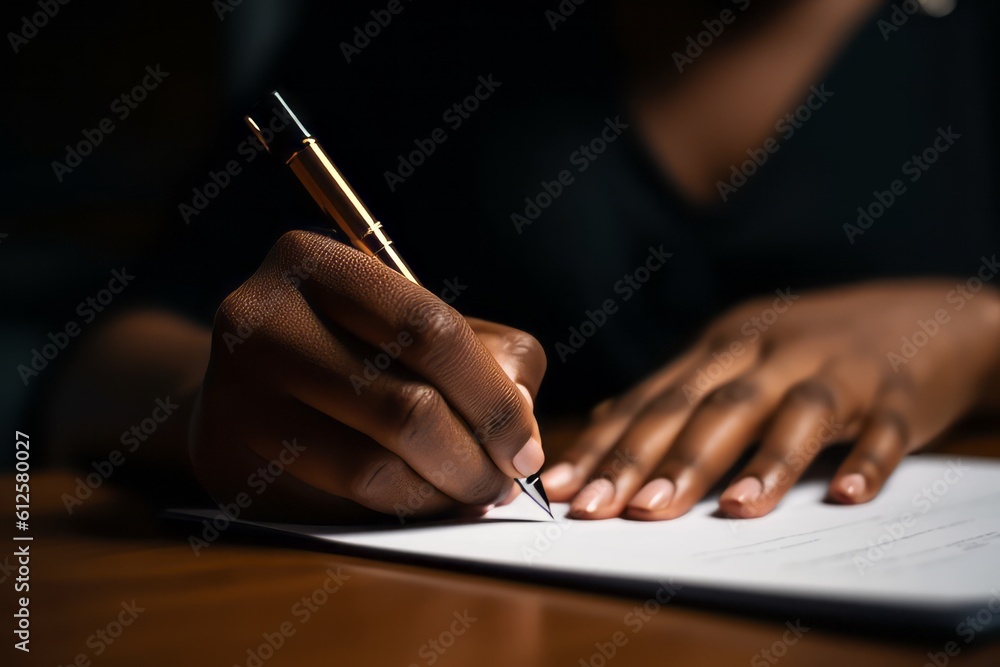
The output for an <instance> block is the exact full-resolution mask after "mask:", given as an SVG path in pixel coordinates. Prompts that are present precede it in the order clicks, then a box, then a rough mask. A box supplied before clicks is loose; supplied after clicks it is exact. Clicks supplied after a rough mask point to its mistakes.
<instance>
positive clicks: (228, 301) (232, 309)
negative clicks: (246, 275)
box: [215, 287, 249, 332]
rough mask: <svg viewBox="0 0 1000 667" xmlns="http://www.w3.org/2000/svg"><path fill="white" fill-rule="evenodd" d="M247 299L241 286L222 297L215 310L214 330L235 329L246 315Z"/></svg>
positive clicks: (229, 330)
mask: <svg viewBox="0 0 1000 667" xmlns="http://www.w3.org/2000/svg"><path fill="white" fill-rule="evenodd" d="M247 301H248V300H247V297H246V293H245V290H244V289H243V288H242V287H239V288H237V289H236V290H235V291H234V292H232V293H231V294H230V295H229V296H227V297H226V298H225V299H223V300H222V303H220V304H219V307H218V309H217V310H216V311H215V330H216V331H219V332H231V331H233V330H235V329H236V327H238V326H239V323H240V322H241V321H242V320H243V319H244V318H245V317H246V315H247V312H248V310H249V309H248V308H247Z"/></svg>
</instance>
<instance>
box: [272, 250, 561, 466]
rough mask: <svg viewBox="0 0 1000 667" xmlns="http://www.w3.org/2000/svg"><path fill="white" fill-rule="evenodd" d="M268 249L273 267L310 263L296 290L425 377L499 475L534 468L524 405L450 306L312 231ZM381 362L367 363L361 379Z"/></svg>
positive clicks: (536, 459)
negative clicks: (275, 257) (274, 258)
mask: <svg viewBox="0 0 1000 667" xmlns="http://www.w3.org/2000/svg"><path fill="white" fill-rule="evenodd" d="M275 252H277V253H279V254H280V255H281V257H279V260H280V261H279V262H278V264H279V265H281V264H285V265H288V264H291V265H296V264H301V263H302V262H303V261H304V260H305V261H310V262H314V263H315V271H313V272H312V273H311V275H310V276H309V278H308V279H306V280H303V281H302V284H301V286H300V288H299V289H300V290H301V292H302V294H303V295H304V296H305V298H306V300H307V301H308V302H309V303H310V305H311V306H312V307H313V309H314V310H315V311H316V312H317V313H319V314H320V315H321V316H322V317H324V318H326V319H328V320H330V321H332V322H335V323H336V324H337V325H338V326H340V327H342V328H343V329H345V330H347V331H348V332H350V333H351V334H353V335H355V336H357V337H358V338H360V339H362V340H363V341H366V342H367V343H369V344H370V345H373V346H375V347H377V348H381V352H379V353H378V354H382V353H383V352H384V353H385V354H387V355H388V357H390V358H391V359H392V362H393V363H394V362H396V361H398V363H401V364H402V365H404V366H406V367H407V368H409V369H410V370H411V371H413V372H414V373H416V374H418V375H420V376H422V377H423V378H424V379H426V380H427V381H428V382H430V383H431V384H432V385H433V386H434V387H435V388H436V389H437V390H438V391H440V392H441V394H442V396H443V397H444V398H445V400H446V401H447V402H448V404H449V405H451V407H452V408H453V409H454V410H455V411H456V412H457V413H458V414H459V415H461V417H462V418H463V419H464V420H465V421H466V423H467V424H468V425H469V427H470V429H471V430H472V432H473V433H474V434H475V436H476V439H477V440H478V441H479V442H480V443H481V444H482V446H483V448H484V449H485V450H486V451H487V453H488V454H489V455H490V458H491V459H492V460H493V462H494V463H495V464H496V465H497V467H498V468H499V469H500V470H501V471H503V472H504V474H506V475H508V476H510V477H527V476H529V475H532V474H534V473H535V472H537V471H538V470H539V468H541V466H542V463H544V460H545V455H544V454H543V452H542V446H541V443H540V442H539V441H538V439H537V438H535V437H532V426H533V418H532V416H531V413H530V408H529V407H528V405H527V404H526V403H525V402H524V401H522V399H521V392H520V391H519V390H518V388H517V387H516V385H515V384H514V382H513V381H511V379H510V378H509V377H508V376H507V374H506V373H505V372H504V370H503V369H502V368H501V367H500V365H499V364H498V363H497V362H496V360H495V359H494V358H493V355H492V354H490V352H489V350H487V349H486V347H485V346H484V345H483V343H482V341H480V340H479V337H478V336H476V334H475V332H473V330H472V328H471V327H470V326H469V325H468V323H467V322H466V321H465V318H463V317H462V316H461V315H460V314H459V313H458V312H457V311H456V310H455V309H454V308H452V307H451V306H449V305H448V304H446V303H444V302H443V301H441V300H440V299H438V298H437V297H436V296H435V295H433V294H431V293H430V292H429V291H427V290H426V289H424V288H423V287H421V286H419V285H416V284H414V283H411V282H410V281H408V280H407V279H406V278H404V277H403V276H402V275H401V274H399V273H397V272H395V271H393V270H392V269H390V268H389V267H387V266H385V265H384V264H382V263H381V262H379V261H378V260H377V259H375V258H372V257H369V256H367V255H365V254H363V253H361V252H359V251H357V250H355V249H354V248H352V247H350V246H347V245H345V244H343V243H340V242H338V241H335V240H333V239H330V238H327V237H325V236H321V235H319V234H313V233H309V232H291V233H289V234H286V235H284V236H283V237H282V238H281V240H279V242H278V244H277V245H276V246H275ZM383 358H384V357H383ZM385 367H386V366H384V365H383V368H381V369H380V368H378V367H377V366H376V365H375V364H374V362H372V361H371V360H366V363H365V368H366V377H364V378H362V379H361V381H362V382H370V381H371V379H372V378H370V377H368V376H369V375H373V376H374V377H377V376H378V374H380V373H381V371H382V370H384V369H385Z"/></svg>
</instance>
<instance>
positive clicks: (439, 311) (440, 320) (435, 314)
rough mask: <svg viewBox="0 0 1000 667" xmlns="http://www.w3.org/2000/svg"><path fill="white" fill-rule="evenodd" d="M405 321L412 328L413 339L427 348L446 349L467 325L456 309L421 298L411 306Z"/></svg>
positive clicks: (440, 302)
mask: <svg viewBox="0 0 1000 667" xmlns="http://www.w3.org/2000/svg"><path fill="white" fill-rule="evenodd" d="M406 323H407V324H408V325H409V326H410V327H412V328H413V337H414V339H415V340H417V341H418V343H419V344H421V345H423V346H424V347H426V348H429V349H447V348H448V347H450V346H449V345H448V343H450V342H452V341H454V340H455V339H456V338H458V337H459V336H460V335H461V334H462V332H463V331H464V330H465V328H466V327H468V324H467V323H466V322H465V320H464V319H463V318H462V316H461V315H459V314H458V311H456V310H455V309H454V308H452V307H451V306H449V305H448V304H446V303H444V302H443V301H438V300H437V299H422V300H420V302H418V303H417V304H415V305H413V306H411V307H410V309H409V312H408V313H407V317H406ZM449 353H450V352H449Z"/></svg>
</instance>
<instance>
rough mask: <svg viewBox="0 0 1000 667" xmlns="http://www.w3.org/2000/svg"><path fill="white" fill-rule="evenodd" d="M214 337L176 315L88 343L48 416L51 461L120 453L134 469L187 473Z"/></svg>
mask: <svg viewBox="0 0 1000 667" xmlns="http://www.w3.org/2000/svg"><path fill="white" fill-rule="evenodd" d="M210 337H211V332H210V330H209V329H208V328H206V327H202V326H199V325H196V324H193V323H191V322H189V321H187V320H184V319H182V318H180V317H178V316H176V315H174V314H171V313H167V312H163V311H157V312H152V311H145V312H135V313H131V314H127V315H125V316H123V317H120V318H118V319H117V320H115V321H113V322H111V323H109V324H108V325H107V326H105V327H104V328H102V329H101V330H99V331H96V332H95V333H94V335H93V337H91V338H89V339H88V340H86V341H83V344H82V346H81V349H80V351H79V353H78V355H77V357H76V358H75V359H74V361H73V363H72V364H71V366H70V367H69V368H68V369H67V370H66V372H65V373H64V375H63V377H62V378H60V379H59V380H58V382H57V384H56V385H55V386H54V388H53V390H52V392H51V393H50V396H49V398H48V401H47V405H46V408H45V411H44V414H45V423H46V424H47V426H48V428H49V431H48V434H47V436H46V439H47V441H48V443H49V446H50V447H51V449H50V451H51V452H52V456H51V460H52V462H53V463H54V464H55V465H64V466H65V465H79V464H83V465H90V464H91V463H92V462H94V461H97V462H100V461H105V460H108V459H109V456H112V452H114V451H115V450H117V451H118V452H120V453H121V456H122V458H123V459H124V460H125V461H126V462H127V463H128V465H129V467H130V468H132V469H134V470H135V469H141V468H147V467H151V466H157V467H167V468H169V469H171V470H174V471H176V470H187V469H188V463H187V431H188V423H189V419H190V414H191V410H192V408H193V403H194V400H195V397H196V395H197V391H198V388H199V387H200V384H201V380H202V377H203V375H204V371H205V368H206V366H207V364H208V356H209V347H210ZM123 465H124V464H123Z"/></svg>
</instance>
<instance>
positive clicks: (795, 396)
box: [788, 378, 836, 411]
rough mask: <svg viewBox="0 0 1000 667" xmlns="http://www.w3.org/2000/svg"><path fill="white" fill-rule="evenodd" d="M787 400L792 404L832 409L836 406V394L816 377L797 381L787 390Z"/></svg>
mask: <svg viewBox="0 0 1000 667" xmlns="http://www.w3.org/2000/svg"><path fill="white" fill-rule="evenodd" d="M788 400H789V402H790V403H792V404H794V405H800V406H804V407H814V408H822V409H824V410H829V411H833V410H834V409H835V408H836V396H835V395H834V392H833V389H832V388H830V385H828V384H827V383H826V382H824V381H822V380H820V379H818V378H810V379H808V380H803V381H802V382H799V383H798V384H796V385H795V386H794V387H792V388H791V389H790V390H789V391H788Z"/></svg>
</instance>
